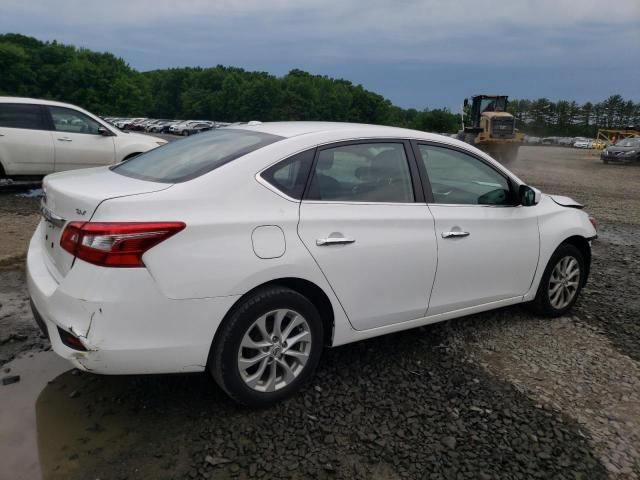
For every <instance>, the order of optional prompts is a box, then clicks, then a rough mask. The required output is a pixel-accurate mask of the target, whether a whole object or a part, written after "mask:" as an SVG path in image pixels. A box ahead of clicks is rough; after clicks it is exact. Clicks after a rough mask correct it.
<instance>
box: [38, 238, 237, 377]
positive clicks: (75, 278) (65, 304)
mask: <svg viewBox="0 0 640 480" xmlns="http://www.w3.org/2000/svg"><path fill="white" fill-rule="evenodd" d="M36 237H37V238H38V239H39V237H38V235H37V233H36V235H35V236H34V238H36ZM45 257H46V254H45V253H44V252H43V251H42V249H41V247H40V242H39V241H37V240H34V239H32V240H31V244H30V246H29V252H28V255H27V286H28V290H29V295H30V297H31V303H32V308H33V310H34V317H35V319H36V322H37V323H38V325H39V326H40V327H41V329H42V330H43V331H44V332H45V333H46V334H47V335H48V336H49V338H50V340H51V346H52V348H53V350H54V351H55V352H56V353H57V354H58V355H60V356H61V357H63V358H65V359H67V360H69V361H70V362H71V363H72V364H73V365H75V366H76V367H77V368H80V369H82V370H87V371H91V372H95V373H103V374H146V373H176V372H189V371H201V370H203V369H204V368H205V366H206V362H207V357H208V355H209V349H210V346H211V342H212V340H213V336H214V334H215V331H216V329H217V327H218V326H219V324H220V322H221V321H222V319H223V318H224V315H225V314H226V312H227V311H228V310H229V308H231V306H232V305H233V303H235V301H236V300H237V298H238V297H236V296H230V297H217V298H202V299H188V300H173V299H169V298H167V297H165V296H164V295H163V294H162V293H161V292H160V290H159V289H158V287H157V285H156V283H155V281H154V280H153V278H152V277H151V275H149V272H148V271H147V269H145V268H103V267H96V266H94V265H90V264H87V263H85V262H82V261H77V262H76V264H75V265H74V267H73V268H72V269H71V270H70V271H69V273H68V274H67V275H66V277H64V278H62V280H61V282H60V283H58V282H57V281H56V280H55V277H54V276H53V275H52V274H51V273H50V271H49V269H50V268H52V267H51V265H50V264H49V263H48V262H47V259H46V258H45ZM58 329H61V330H63V331H64V332H69V333H71V334H72V335H73V336H75V337H76V338H77V339H78V340H79V341H80V343H81V344H82V346H83V347H84V348H86V351H82V350H78V349H74V348H70V347H69V346H67V345H65V344H64V343H63V341H62V339H61V337H60V332H59V330H58Z"/></svg>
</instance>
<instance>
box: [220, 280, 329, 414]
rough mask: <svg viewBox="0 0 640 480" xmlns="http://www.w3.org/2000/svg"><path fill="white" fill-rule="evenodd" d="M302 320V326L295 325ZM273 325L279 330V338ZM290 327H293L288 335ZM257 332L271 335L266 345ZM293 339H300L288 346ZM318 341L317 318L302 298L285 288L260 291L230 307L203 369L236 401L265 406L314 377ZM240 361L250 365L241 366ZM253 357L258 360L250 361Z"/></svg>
mask: <svg viewBox="0 0 640 480" xmlns="http://www.w3.org/2000/svg"><path fill="white" fill-rule="evenodd" d="M283 312H287V313H286V314H283ZM296 315H297V316H296ZM278 318H280V322H278ZM261 319H262V320H263V322H262V324H261V325H260V321H261ZM301 320H302V322H304V323H300V324H298V323H299V322H300V321H301ZM276 323H278V324H279V325H280V326H281V327H282V335H281V336H280V334H279V333H278V331H277V329H276ZM291 324H295V326H294V327H293V328H292V329H290V331H289V332H288V335H287V330H289V328H288V327H289V326H290V325H291ZM260 326H262V327H263V329H262V330H261V328H260ZM262 332H264V333H267V334H268V335H266V337H270V338H269V339H268V340H267V341H265V340H264V339H265V335H264V334H263V333H262ZM285 335H286V337H285ZM294 338H298V339H300V340H299V341H296V343H293V344H288V343H287V340H288V341H289V342H290V341H291V339H294ZM323 338H324V337H323V324H322V319H321V318H320V314H319V313H318V310H317V309H316V307H315V306H314V305H313V304H312V303H311V302H310V301H309V300H308V299H307V298H306V297H304V296H303V295H301V294H299V293H298V292H295V291H294V290H290V289H288V288H284V287H277V286H274V287H267V288H263V289H259V290H257V291H256V292H254V293H253V294H251V296H249V297H248V298H247V299H245V300H244V301H243V302H242V303H241V304H240V305H238V306H237V307H234V309H233V310H232V311H231V313H230V315H229V316H228V317H227V318H226V319H225V320H224V322H223V324H222V325H221V326H220V330H219V332H218V334H217V335H216V338H215V341H214V343H213V345H212V350H211V353H210V354H209V360H208V369H209V372H210V373H211V374H212V375H213V378H214V380H215V381H216V383H217V384H218V385H219V386H220V388H222V389H223V390H224V391H225V392H226V393H227V394H228V395H229V396H230V397H231V398H232V399H234V400H235V401H237V402H238V403H241V404H243V405H247V406H249V407H254V408H261V407H266V406H269V405H272V404H274V403H277V402H279V401H281V400H283V399H284V398H287V397H289V396H290V395H292V394H294V393H295V392H297V391H298V390H300V388H301V387H302V385H304V383H305V382H306V381H308V380H309V379H310V378H311V377H312V376H313V373H314V372H315V369H316V367H317V366H318V362H319V360H320V356H321V353H322V347H323ZM243 345H244V346H243ZM247 345H250V347H247ZM256 347H260V348H256ZM287 352H289V353H287ZM241 357H242V359H245V360H247V363H246V365H250V366H248V367H247V366H245V367H244V368H243V367H242V366H241V363H240V362H241ZM256 358H259V359H260V360H258V361H254V359H256ZM283 362H285V363H286V365H287V366H288V367H289V368H288V369H285V368H284V365H283ZM286 370H288V373H289V375H288V376H289V379H288V380H287V379H286V376H287V375H286Z"/></svg>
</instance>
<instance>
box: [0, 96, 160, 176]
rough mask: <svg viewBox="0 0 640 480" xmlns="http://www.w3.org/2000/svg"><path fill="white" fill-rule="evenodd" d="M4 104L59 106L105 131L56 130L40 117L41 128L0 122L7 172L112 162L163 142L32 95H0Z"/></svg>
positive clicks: (0, 151) (0, 153)
mask: <svg viewBox="0 0 640 480" xmlns="http://www.w3.org/2000/svg"><path fill="white" fill-rule="evenodd" d="M4 104H18V105H36V106H41V107H42V108H43V110H42V114H43V115H44V116H45V117H46V116H47V115H48V113H47V112H48V107H61V108H64V109H68V110H69V111H71V112H77V113H78V114H81V115H84V116H86V117H89V118H90V119H91V120H93V121H95V122H97V123H98V124H99V125H100V127H102V128H104V129H105V134H104V135H102V134H91V133H76V132H68V131H56V130H55V129H54V127H53V125H52V124H50V123H49V122H48V121H47V120H48V117H46V118H44V119H43V121H45V125H44V126H43V128H42V129H31V128H14V127H8V126H3V125H2V123H0V166H1V167H2V170H4V172H5V174H6V175H7V176H21V175H46V174H49V173H52V172H60V171H65V170H72V169H78V168H86V167H95V166H101V165H112V164H115V163H118V162H121V161H122V160H124V159H126V158H127V157H129V156H131V155H134V154H138V153H143V152H146V151H148V150H151V149H153V148H156V147H158V146H159V145H164V144H166V143H167V141H166V140H163V139H161V138H157V137H152V136H150V135H141V134H136V133H126V132H123V131H121V130H118V129H117V128H114V127H113V126H112V125H111V124H109V123H108V122H106V121H104V120H102V119H101V118H100V117H97V116H96V115H93V114H92V113H90V112H88V111H86V110H84V109H82V108H80V107H77V106H75V105H70V104H67V103H62V102H53V101H49V100H39V99H32V98H18V97H0V109H1V108H2V106H3V105H4Z"/></svg>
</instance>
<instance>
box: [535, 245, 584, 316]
mask: <svg viewBox="0 0 640 480" xmlns="http://www.w3.org/2000/svg"><path fill="white" fill-rule="evenodd" d="M561 262H566V263H565V265H567V267H568V268H567V269H566V270H565V272H564V274H566V272H567V271H569V272H571V271H574V270H573V267H571V268H569V267H570V266H574V267H577V268H578V271H577V274H573V273H571V274H570V275H568V276H567V277H566V279H564V280H563V279H562V274H559V271H562V270H563V267H562V265H561ZM558 275H560V276H558ZM585 275H586V265H585V260H584V257H583V256H582V253H580V250H578V248H576V247H575V246H574V245H571V244H570V243H563V244H562V245H560V246H559V247H558V248H557V249H556V251H555V252H553V255H551V258H550V259H549V263H548V264H547V268H546V269H545V271H544V274H543V275H542V278H541V279H540V285H538V292H537V294H536V298H535V299H534V300H533V302H531V307H532V308H533V310H534V311H535V312H536V313H538V314H539V315H542V316H544V317H559V316H562V315H564V314H565V313H567V312H568V311H569V310H571V308H572V307H573V305H574V304H575V303H576V300H577V299H578V297H579V296H580V292H581V290H582V287H583V286H584V281H585ZM552 276H553V278H552ZM563 281H564V282H566V283H564V284H563V283H562V282H563ZM574 282H577V284H575V289H573V288H572V287H571V285H574ZM558 285H560V286H558ZM565 285H566V288H565ZM554 287H555V288H556V289H559V290H560V292H561V293H558V294H557V295H558V296H556V294H553V293H552V291H553V290H552V289H553V288H554ZM562 290H565V292H570V294H569V293H566V294H565V293H564V292H562ZM562 295H566V296H565V297H563V300H562V301H559V300H558V299H559V296H562ZM569 296H570V298H567V297H569ZM567 300H568V301H567Z"/></svg>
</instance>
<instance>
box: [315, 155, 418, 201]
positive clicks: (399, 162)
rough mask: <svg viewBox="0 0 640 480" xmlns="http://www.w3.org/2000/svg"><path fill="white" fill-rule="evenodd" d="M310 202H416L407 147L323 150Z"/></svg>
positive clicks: (317, 164)
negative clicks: (406, 151) (406, 152)
mask: <svg viewBox="0 0 640 480" xmlns="http://www.w3.org/2000/svg"><path fill="white" fill-rule="evenodd" d="M307 199H309V200H325V201H344V202H385V203H386V202H390V203H409V202H413V201H414V194H413V187H412V184H411V175H410V173H409V164H408V162H407V156H406V154H405V150H404V145H403V144H401V143H361V144H352V145H343V146H338V147H334V148H327V149H324V150H321V151H320V153H319V154H318V161H317V162H316V166H315V169H314V172H313V177H312V179H311V184H310V186H309V192H308V194H307Z"/></svg>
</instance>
